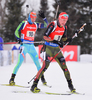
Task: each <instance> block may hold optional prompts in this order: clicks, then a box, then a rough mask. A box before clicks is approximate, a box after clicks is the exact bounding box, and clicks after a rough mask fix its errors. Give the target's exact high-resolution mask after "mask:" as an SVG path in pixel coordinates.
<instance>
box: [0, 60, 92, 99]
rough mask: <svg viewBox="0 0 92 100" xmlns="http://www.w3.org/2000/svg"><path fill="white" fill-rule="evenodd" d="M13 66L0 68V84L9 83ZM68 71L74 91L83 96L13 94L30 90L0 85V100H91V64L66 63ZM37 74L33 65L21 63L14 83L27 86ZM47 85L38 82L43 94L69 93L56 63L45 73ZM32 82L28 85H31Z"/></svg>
mask: <svg viewBox="0 0 92 100" xmlns="http://www.w3.org/2000/svg"><path fill="white" fill-rule="evenodd" d="M14 66H15V64H12V65H10V66H3V67H1V66H0V84H7V83H8V82H9V79H10V76H11V73H12V71H13V68H14ZM67 66H68V69H69V71H70V74H71V78H72V80H73V84H74V87H75V88H76V91H78V92H80V93H85V95H76V94H73V95H68V96H66V95H46V94H34V93H31V92H29V93H13V91H30V88H21V87H10V86H1V85H0V100H92V63H91V62H67ZM36 73H37V69H36V67H35V65H34V63H23V64H22V66H21V67H20V69H19V71H18V73H17V76H16V78H15V82H16V84H18V85H25V86H29V84H28V81H30V79H32V78H33V77H34V76H35V75H36ZM45 78H46V80H47V83H48V85H51V86H52V88H49V87H46V86H43V85H42V83H41V81H39V84H38V87H39V88H40V89H41V90H42V91H45V92H58V93H66V91H69V88H68V86H67V82H66V80H65V77H64V74H63V71H62V70H61V69H60V67H59V65H58V64H57V63H56V62H53V63H51V64H50V66H49V68H48V69H47V71H46V72H45ZM32 83H33V81H32V82H31V83H30V86H31V85H32Z"/></svg>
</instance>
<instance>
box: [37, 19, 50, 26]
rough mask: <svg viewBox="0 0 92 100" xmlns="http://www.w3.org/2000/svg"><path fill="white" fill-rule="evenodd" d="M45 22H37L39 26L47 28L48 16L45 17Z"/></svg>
mask: <svg viewBox="0 0 92 100" xmlns="http://www.w3.org/2000/svg"><path fill="white" fill-rule="evenodd" d="M43 21H44V23H39V22H36V24H37V28H46V27H47V26H48V21H47V19H46V18H44V19H43Z"/></svg>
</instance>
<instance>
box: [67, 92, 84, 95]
mask: <svg viewBox="0 0 92 100" xmlns="http://www.w3.org/2000/svg"><path fill="white" fill-rule="evenodd" d="M67 92H68V93H71V94H79V95H85V93H79V92H71V91H67Z"/></svg>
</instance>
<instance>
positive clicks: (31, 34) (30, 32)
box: [27, 31, 35, 37]
mask: <svg viewBox="0 0 92 100" xmlns="http://www.w3.org/2000/svg"><path fill="white" fill-rule="evenodd" d="M34 33H35V32H34V31H27V37H34Z"/></svg>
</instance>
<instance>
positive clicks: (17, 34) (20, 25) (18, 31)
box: [14, 21, 25, 39]
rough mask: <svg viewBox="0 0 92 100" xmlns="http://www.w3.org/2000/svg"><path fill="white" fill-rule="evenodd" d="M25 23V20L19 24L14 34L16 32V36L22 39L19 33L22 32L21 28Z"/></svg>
mask: <svg viewBox="0 0 92 100" xmlns="http://www.w3.org/2000/svg"><path fill="white" fill-rule="evenodd" d="M24 24H25V21H22V22H21V23H20V24H19V25H18V27H17V29H16V30H15V33H14V34H15V37H16V38H17V39H20V36H19V33H20V32H21V30H22V29H23V26H24Z"/></svg>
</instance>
